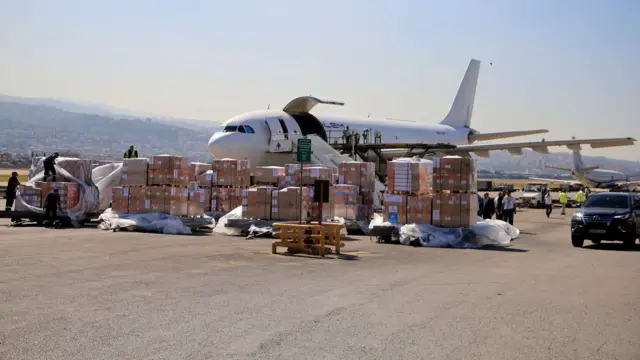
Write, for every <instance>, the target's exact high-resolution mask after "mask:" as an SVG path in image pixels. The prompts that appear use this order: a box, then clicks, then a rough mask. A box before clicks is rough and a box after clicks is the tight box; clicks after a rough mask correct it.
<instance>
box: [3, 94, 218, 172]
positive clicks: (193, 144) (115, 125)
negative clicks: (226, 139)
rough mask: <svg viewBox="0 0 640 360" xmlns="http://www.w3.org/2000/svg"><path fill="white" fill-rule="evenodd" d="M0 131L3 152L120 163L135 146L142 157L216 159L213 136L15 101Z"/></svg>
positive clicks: (6, 109)
mask: <svg viewBox="0 0 640 360" xmlns="http://www.w3.org/2000/svg"><path fill="white" fill-rule="evenodd" d="M0 127H1V128H2V131H1V132H0V152H28V151H30V150H36V151H45V152H51V151H54V150H59V151H76V152H79V153H81V154H83V155H85V156H87V157H89V156H96V157H97V156H100V157H108V158H115V159H118V158H122V154H123V153H124V151H125V150H126V149H127V148H128V147H129V145H130V144H134V145H135V146H136V147H137V148H138V152H139V153H140V156H150V155H154V154H163V153H164V154H182V155H185V156H189V157H191V158H192V159H193V160H205V161H206V160H210V159H211V155H209V154H208V152H207V141H208V140H209V138H210V136H211V134H212V133H213V131H214V130H213V129H211V130H208V131H202V130H195V129H190V128H186V127H182V126H177V125H175V124H174V125H171V124H167V123H160V122H156V121H155V120H150V119H144V120H143V119H135V118H134V119H119V118H114V117H109V116H104V115H96V114H81V113H77V112H70V111H65V110H61V109H59V108H57V107H53V106H46V105H27V104H24V103H11V102H0Z"/></svg>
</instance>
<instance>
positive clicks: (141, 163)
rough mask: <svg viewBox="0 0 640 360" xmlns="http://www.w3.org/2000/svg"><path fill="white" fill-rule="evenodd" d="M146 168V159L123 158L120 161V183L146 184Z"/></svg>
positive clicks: (128, 184)
mask: <svg viewBox="0 0 640 360" xmlns="http://www.w3.org/2000/svg"><path fill="white" fill-rule="evenodd" d="M148 169H149V160H148V159H145V158H138V159H125V160H124V161H123V162H122V175H121V177H120V180H121V181H120V183H121V184H122V185H124V186H146V185H147V178H148V177H149V174H148Z"/></svg>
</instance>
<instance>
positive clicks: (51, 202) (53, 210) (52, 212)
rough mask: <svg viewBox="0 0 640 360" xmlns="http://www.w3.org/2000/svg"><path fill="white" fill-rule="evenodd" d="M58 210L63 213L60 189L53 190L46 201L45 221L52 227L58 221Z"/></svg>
mask: <svg viewBox="0 0 640 360" xmlns="http://www.w3.org/2000/svg"><path fill="white" fill-rule="evenodd" d="M58 210H60V212H62V204H61V201H60V194H58V189H53V191H52V192H50V193H49V194H48V195H47V198H46V199H45V200H44V216H45V220H46V221H49V224H50V225H53V224H54V222H55V220H56V219H57V217H58Z"/></svg>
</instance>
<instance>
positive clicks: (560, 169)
mask: <svg viewBox="0 0 640 360" xmlns="http://www.w3.org/2000/svg"><path fill="white" fill-rule="evenodd" d="M545 167H546V168H547V169H553V170H558V171H566V172H573V170H571V169H569V168H563V167H557V166H545Z"/></svg>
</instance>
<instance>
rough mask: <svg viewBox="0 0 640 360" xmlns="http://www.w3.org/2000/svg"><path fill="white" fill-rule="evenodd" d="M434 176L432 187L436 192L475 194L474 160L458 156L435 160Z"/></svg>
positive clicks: (475, 174)
mask: <svg viewBox="0 0 640 360" xmlns="http://www.w3.org/2000/svg"><path fill="white" fill-rule="evenodd" d="M434 174H435V175H434V187H435V189H436V190H437V191H450V192H469V193H475V192H477V190H478V171H477V162H476V160H475V159H472V158H463V157H460V156H445V157H438V158H435V159H434Z"/></svg>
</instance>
